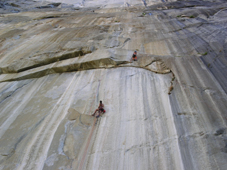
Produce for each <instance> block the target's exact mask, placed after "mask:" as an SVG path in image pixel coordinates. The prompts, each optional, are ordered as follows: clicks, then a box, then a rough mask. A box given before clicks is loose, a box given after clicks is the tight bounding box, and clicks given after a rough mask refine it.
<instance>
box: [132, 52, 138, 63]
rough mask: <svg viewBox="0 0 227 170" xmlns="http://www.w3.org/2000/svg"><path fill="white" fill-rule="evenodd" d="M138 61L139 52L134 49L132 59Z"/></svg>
mask: <svg viewBox="0 0 227 170" xmlns="http://www.w3.org/2000/svg"><path fill="white" fill-rule="evenodd" d="M132 60H133V61H137V52H136V51H134V53H133V55H132V58H131V61H132Z"/></svg>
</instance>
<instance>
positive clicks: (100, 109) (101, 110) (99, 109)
mask: <svg viewBox="0 0 227 170" xmlns="http://www.w3.org/2000/svg"><path fill="white" fill-rule="evenodd" d="M97 111H98V114H96V112H97ZM105 112H106V111H105V109H104V104H103V103H102V101H101V100H100V103H99V107H98V109H96V110H95V112H94V113H93V114H92V116H95V117H96V118H98V117H99V116H100V114H101V113H105Z"/></svg>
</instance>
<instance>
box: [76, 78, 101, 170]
mask: <svg viewBox="0 0 227 170" xmlns="http://www.w3.org/2000/svg"><path fill="white" fill-rule="evenodd" d="M99 86H100V80H99V84H98V87H97V92H96V95H95V96H94V98H95V97H96V96H97V94H98V90H99ZM94 102H95V99H94V100H93V102H92V105H91V107H90V111H89V113H91V108H92V106H93V104H94ZM96 121H97V118H96V117H95V119H94V122H93V125H92V129H91V132H90V134H89V137H88V140H87V143H86V146H85V150H84V153H83V156H82V158H81V161H80V164H79V168H78V170H82V168H83V166H84V161H85V157H86V154H87V150H88V147H89V145H90V142H91V137H92V135H93V132H94V129H95V124H96Z"/></svg>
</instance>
